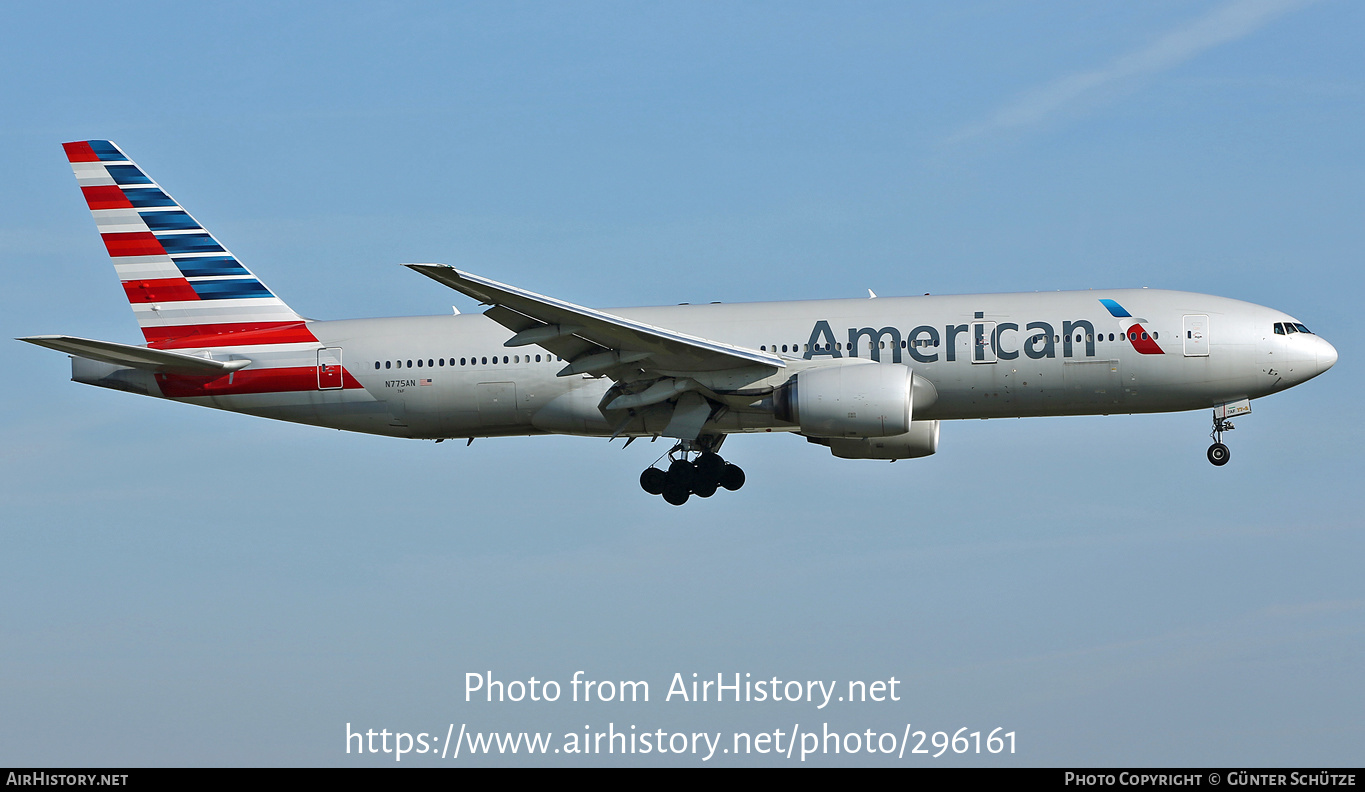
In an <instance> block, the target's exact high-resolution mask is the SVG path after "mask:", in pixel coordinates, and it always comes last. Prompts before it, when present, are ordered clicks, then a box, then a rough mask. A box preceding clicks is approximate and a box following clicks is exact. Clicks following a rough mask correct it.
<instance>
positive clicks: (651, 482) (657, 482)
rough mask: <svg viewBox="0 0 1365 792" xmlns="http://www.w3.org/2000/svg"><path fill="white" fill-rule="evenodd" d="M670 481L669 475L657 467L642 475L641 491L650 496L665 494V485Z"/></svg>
mask: <svg viewBox="0 0 1365 792" xmlns="http://www.w3.org/2000/svg"><path fill="white" fill-rule="evenodd" d="M667 481H668V474H667V473H665V472H663V471H662V470H659V469H658V468H656V467H652V468H648V469H647V470H645V472H643V473H641V474H640V489H642V490H644V491H645V492H648V493H649V494H650V495H662V494H664V484H665V483H666V482H667Z"/></svg>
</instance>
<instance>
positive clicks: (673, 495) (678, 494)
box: [664, 482, 691, 506]
mask: <svg viewBox="0 0 1365 792" xmlns="http://www.w3.org/2000/svg"><path fill="white" fill-rule="evenodd" d="M689 495H691V493H690V492H688V490H687V488H686V487H683V488H679V487H678V486H677V485H676V484H674V483H673V482H669V485H668V486H666V487H664V500H666V501H668V502H669V503H671V504H673V505H674V506H681V505H683V504H684V503H687V498H688V496H689Z"/></svg>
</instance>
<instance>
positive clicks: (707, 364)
mask: <svg viewBox="0 0 1365 792" xmlns="http://www.w3.org/2000/svg"><path fill="white" fill-rule="evenodd" d="M404 266H406V267H409V268H410V269H413V270H416V271H417V272H420V273H422V274H423V275H426V276H427V277H429V278H432V279H433V280H437V281H440V282H441V283H444V284H445V285H447V286H449V287H450V288H452V289H454V290H456V291H458V292H461V293H462V294H467V295H469V296H470V297H473V298H474V299H476V300H479V301H480V302H482V303H485V304H487V305H492V306H493V307H492V308H489V309H488V310H487V311H485V312H484V315H485V316H487V317H488V318H490V319H492V320H493V321H495V322H497V323H498V324H500V325H502V326H504V327H506V328H507V329H509V330H511V331H512V332H513V333H515V335H513V336H512V337H511V338H510V339H508V340H507V342H506V345H507V346H511V347H515V346H526V345H530V344H536V345H538V346H540V347H543V348H545V349H548V350H550V351H551V352H553V353H555V354H556V355H558V356H559V357H561V358H563V359H564V360H566V361H568V362H569V365H567V366H565V367H564V369H563V370H561V371H560V372H559V374H560V376H571V375H574V374H594V375H597V374H606V375H608V376H611V377H612V378H613V379H620V378H621V375H622V374H624V373H626V372H628V371H629V372H634V373H635V374H636V377H634V378H636V379H639V378H640V377H639V376H638V375H640V374H646V376H645V377H644V378H645V379H648V378H649V377H648V374H654V375H655V376H656V377H663V376H677V375H686V374H688V373H702V372H714V371H725V370H729V369H738V368H744V367H747V366H766V367H770V368H772V369H774V370H776V369H780V368H785V367H786V364H785V363H783V362H782V359H781V358H779V357H777V356H776V355H773V354H769V353H767V352H760V351H759V350H757V349H749V348H746V347H740V346H733V345H731V344H725V343H721V342H719V341H712V340H709V339H706V338H700V337H698V336H693V335H688V334H686V333H679V332H677V331H674V330H669V329H667V328H663V327H655V326H653V325H649V324H645V323H644V322H637V321H635V320H632V319H626V318H624V317H621V316H615V315H613V314H609V313H606V312H603V311H597V310H594V309H592V308H584V307H582V306H580V305H574V304H573V303H568V302H564V301H563V300H556V299H554V298H553V297H545V296H543V295H540V294H536V293H534V292H529V291H526V290H525V289H518V288H516V287H515V286H508V285H506V284H502V283H498V282H497V281H492V280H489V279H487V278H482V277H479V276H478V275H471V274H470V273H467V272H461V271H459V270H457V269H455V268H454V267H451V266H448V265H445V264H405V265H404Z"/></svg>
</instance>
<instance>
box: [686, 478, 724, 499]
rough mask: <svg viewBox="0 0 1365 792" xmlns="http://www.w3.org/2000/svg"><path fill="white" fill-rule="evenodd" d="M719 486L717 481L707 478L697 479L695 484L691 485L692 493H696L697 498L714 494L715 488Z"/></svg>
mask: <svg viewBox="0 0 1365 792" xmlns="http://www.w3.org/2000/svg"><path fill="white" fill-rule="evenodd" d="M719 486H720V485H719V484H718V483H717V482H715V481H711V480H709V479H708V480H705V481H698V482H697V483H696V484H693V485H692V494H693V495H696V496H697V497H698V498H709V497H711V496H712V495H715V494H716V488H717V487H719Z"/></svg>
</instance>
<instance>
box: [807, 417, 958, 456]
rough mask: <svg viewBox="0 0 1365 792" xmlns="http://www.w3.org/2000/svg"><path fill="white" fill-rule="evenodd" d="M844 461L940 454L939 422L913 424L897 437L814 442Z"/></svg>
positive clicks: (847, 438) (852, 438)
mask: <svg viewBox="0 0 1365 792" xmlns="http://www.w3.org/2000/svg"><path fill="white" fill-rule="evenodd" d="M811 442H813V443H819V444H820V445H826V446H829V450H830V453H832V454H834V455H835V456H837V457H839V458H840V459H915V458H917V457H927V456H929V455H930V454H932V453H934V452H936V451H938V421H913V422H911V424H910V431H908V432H906V433H905V434H902V435H896V436H895V437H830V438H811Z"/></svg>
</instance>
